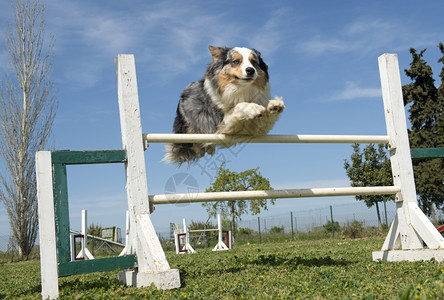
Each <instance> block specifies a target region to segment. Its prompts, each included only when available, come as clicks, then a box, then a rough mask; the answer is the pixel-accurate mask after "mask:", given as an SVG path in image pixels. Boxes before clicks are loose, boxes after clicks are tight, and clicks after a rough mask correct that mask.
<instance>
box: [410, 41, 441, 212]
mask: <svg viewBox="0 0 444 300" xmlns="http://www.w3.org/2000/svg"><path fill="white" fill-rule="evenodd" d="M439 48H440V50H441V52H443V55H444V49H443V46H442V43H441V44H440V45H439ZM425 51H426V49H424V50H422V51H420V52H419V53H417V51H416V50H415V49H413V48H411V49H410V53H411V55H412V62H411V63H410V69H406V70H405V73H406V75H407V76H408V77H409V78H410V79H411V80H412V82H411V83H409V84H406V85H404V86H403V97H404V104H405V105H406V106H408V107H409V108H408V111H409V113H410V115H409V120H410V123H411V129H410V130H409V141H410V147H411V148H436V147H444V120H443V115H442V110H443V107H444V84H443V83H441V86H440V88H439V89H438V88H436V86H435V80H434V79H433V77H432V75H433V72H432V68H431V67H430V66H429V65H428V64H427V62H426V61H425V60H424V59H423V55H424V52H425ZM439 62H444V58H441V59H440V60H439ZM441 79H442V81H443V80H444V70H443V71H442V72H441ZM413 171H414V175H415V185H416V192H417V194H418V202H419V205H420V206H421V208H422V210H423V211H424V212H425V213H426V214H428V215H429V216H434V205H435V206H436V207H437V208H442V207H443V204H444V181H443V179H444V160H443V159H441V158H434V159H423V160H413Z"/></svg>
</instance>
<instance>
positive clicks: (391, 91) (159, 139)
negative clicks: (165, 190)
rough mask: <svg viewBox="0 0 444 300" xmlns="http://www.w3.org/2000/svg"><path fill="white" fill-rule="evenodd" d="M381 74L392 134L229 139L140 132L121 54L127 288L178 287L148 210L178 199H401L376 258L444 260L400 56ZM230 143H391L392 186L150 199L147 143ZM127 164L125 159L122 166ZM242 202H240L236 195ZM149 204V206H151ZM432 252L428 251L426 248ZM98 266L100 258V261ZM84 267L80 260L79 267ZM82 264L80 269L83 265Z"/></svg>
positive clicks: (43, 173) (52, 267)
mask: <svg viewBox="0 0 444 300" xmlns="http://www.w3.org/2000/svg"><path fill="white" fill-rule="evenodd" d="M378 60H379V70H380V78H381V86H382V94H383V100H384V113H385V120H386V127H387V136H306V135H293V136H288V135H285V136H273V135H269V136H264V137H258V138H251V137H228V136H223V135H197V134H196V135H186V134H142V127H141V122H140V110H139V100H138V93H137V79H136V70H135V62H134V56H133V55H119V56H118V57H117V59H116V69H117V83H118V98H119V111H120V121H121V128H122V142H123V148H124V150H125V153H126V160H125V161H124V162H125V166H126V178H127V185H126V186H127V195H128V207H129V211H130V218H129V220H130V231H129V244H128V247H127V249H126V255H127V256H130V258H131V255H133V257H134V256H135V257H136V259H137V266H138V268H137V269H134V270H131V271H126V272H121V273H119V280H120V281H121V282H123V283H126V284H128V285H134V286H138V287H139V286H149V285H150V284H151V283H154V284H155V285H156V287H157V288H159V289H171V288H177V287H180V279H179V272H178V270H173V269H170V267H169V264H168V262H167V260H166V258H165V254H164V252H163V249H162V247H161V245H160V242H159V240H158V237H157V235H156V232H155V230H154V227H153V225H152V223H151V219H150V213H151V212H152V211H153V205H154V204H167V203H179V202H198V201H223V200H228V199H255V198H258V197H262V198H296V197H323V196H341V195H360V194H362V195H363V194H373V195H382V194H391V195H396V200H395V201H396V206H397V214H396V217H395V219H394V221H393V223H392V224H391V227H390V231H389V233H388V235H387V238H386V240H385V242H384V244H383V246H382V249H381V251H378V252H374V253H373V259H374V260H389V261H399V260H428V259H431V258H434V259H435V260H437V261H444V238H443V237H442V236H441V234H440V233H439V232H438V231H437V229H436V228H435V227H434V226H433V225H432V223H431V222H430V220H429V219H428V218H427V217H426V216H425V215H424V213H423V212H422V211H421V210H420V209H419V207H418V203H417V198H416V190H415V182H414V178H413V168H412V162H411V155H410V146H409V141H408V135H407V122H406V118H405V111H404V104H403V99H402V87H401V77H400V73H399V66H398V58H397V55H396V54H383V55H381V56H380V57H379V59H378ZM204 141H207V142H213V143H215V144H216V143H217V144H224V142H225V143H226V142H228V143H230V144H231V142H232V141H236V142H250V143H355V142H358V143H388V144H389V150H390V161H391V166H392V173H393V178H394V186H390V187H365V188H360V187H345V188H320V189H300V190H277V191H245V192H226V193H205V194H204V193H200V194H199V193H198V194H192V195H189V196H186V197H184V196H183V195H174V194H171V195H152V196H148V187H147V179H146V170H145V158H144V153H143V152H144V149H145V148H146V146H147V143H150V142H151V143H174V142H180V143H183V142H204ZM51 159H52V158H51V152H49V151H42V152H38V153H37V157H36V172H37V187H38V200H39V223H40V257H41V272H42V296H43V297H44V298H48V297H49V298H51V299H53V298H57V296H58V272H57V270H58V266H59V263H58V260H57V252H58V250H57V243H56V234H55V232H56V224H55V223H54V220H55V212H54V198H53V197H54V194H53V191H54V188H57V186H53V173H52V160H51ZM119 162H123V161H119ZM239 197H241V198H239ZM147 199H149V201H147ZM423 242H424V243H425V244H427V247H428V249H424V244H423ZM96 261H97V260H96ZM75 263H76V264H79V263H78V262H75ZM79 265H80V264H79Z"/></svg>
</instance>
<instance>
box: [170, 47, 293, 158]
mask: <svg viewBox="0 0 444 300" xmlns="http://www.w3.org/2000/svg"><path fill="white" fill-rule="evenodd" d="M209 50H210V53H211V56H212V58H213V60H212V62H211V63H210V64H209V65H208V67H207V70H206V73H205V75H204V77H203V78H202V79H201V80H199V81H195V82H192V83H191V84H189V85H188V86H187V87H186V88H185V89H184V90H183V92H182V94H181V96H180V100H179V104H178V106H177V114H176V119H175V120H174V125H173V130H174V132H175V133H177V134H180V133H221V134H227V135H247V136H259V135H264V134H266V133H268V131H270V129H271V128H272V127H273V125H274V123H275V122H276V120H277V119H278V117H279V115H280V114H281V113H282V111H283V110H284V108H285V107H284V102H283V101H282V98H278V97H276V98H275V99H274V100H270V84H269V75H268V66H267V64H266V63H265V62H264V61H263V60H262V58H261V53H260V52H259V51H257V50H255V49H248V48H240V47H234V48H227V47H213V46H209ZM225 146H227V145H225ZM214 150H215V146H214V145H212V144H188V143H177V144H167V145H166V155H165V157H164V161H168V162H172V163H177V164H179V165H181V164H182V163H184V162H188V163H191V162H194V161H196V160H198V159H199V158H201V157H202V156H204V155H205V154H206V153H208V154H210V155H212V154H214Z"/></svg>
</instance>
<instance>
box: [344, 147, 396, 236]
mask: <svg viewBox="0 0 444 300" xmlns="http://www.w3.org/2000/svg"><path fill="white" fill-rule="evenodd" d="M344 168H345V170H346V172H347V176H348V177H349V178H350V182H351V185H352V186H353V187H364V186H390V185H393V179H392V169H391V165H390V160H389V159H388V157H387V154H386V150H385V147H384V144H379V145H378V147H377V148H376V147H375V145H374V144H370V145H368V146H366V147H365V148H364V150H363V151H362V152H361V149H360V147H359V144H353V154H352V156H351V159H350V161H348V160H345V162H344ZM392 198H393V196H388V195H358V196H356V200H360V201H365V204H366V205H367V207H372V206H373V205H375V206H376V213H377V215H378V225H379V227H380V228H381V227H382V221H381V213H380V210H379V202H383V201H387V200H390V199H392Z"/></svg>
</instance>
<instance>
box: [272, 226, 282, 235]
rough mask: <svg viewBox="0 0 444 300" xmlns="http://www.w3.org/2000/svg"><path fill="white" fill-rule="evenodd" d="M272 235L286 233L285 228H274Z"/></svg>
mask: <svg viewBox="0 0 444 300" xmlns="http://www.w3.org/2000/svg"><path fill="white" fill-rule="evenodd" d="M270 233H275V234H279V233H284V226H273V227H271V229H270Z"/></svg>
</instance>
